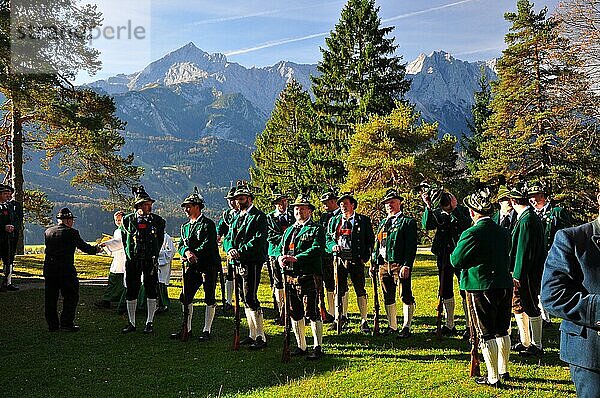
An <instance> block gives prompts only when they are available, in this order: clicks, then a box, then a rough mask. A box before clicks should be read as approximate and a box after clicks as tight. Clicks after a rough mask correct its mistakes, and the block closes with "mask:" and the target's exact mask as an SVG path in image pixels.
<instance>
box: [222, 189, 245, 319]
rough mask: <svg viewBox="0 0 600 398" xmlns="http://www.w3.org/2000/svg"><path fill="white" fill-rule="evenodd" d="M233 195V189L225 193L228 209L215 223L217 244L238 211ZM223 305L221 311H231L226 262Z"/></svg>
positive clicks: (230, 282) (230, 284)
mask: <svg viewBox="0 0 600 398" xmlns="http://www.w3.org/2000/svg"><path fill="white" fill-rule="evenodd" d="M234 193H235V187H231V188H229V191H228V192H227V196H225V199H227V206H229V208H228V209H227V210H224V211H223V213H222V214H221V219H220V220H219V222H218V223H217V241H218V242H219V244H222V243H223V239H224V238H225V237H226V236H227V233H228V232H229V226H230V225H231V223H233V219H234V218H235V217H237V215H238V213H239V212H240V210H239V209H238V205H237V202H236V201H235V199H234V198H233V194H234ZM225 300H226V302H225V305H224V306H223V311H224V312H228V311H230V310H232V309H233V301H232V300H233V270H232V269H231V263H230V262H229V261H227V274H226V278H225Z"/></svg>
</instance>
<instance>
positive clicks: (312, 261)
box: [275, 219, 325, 276]
mask: <svg viewBox="0 0 600 398" xmlns="http://www.w3.org/2000/svg"><path fill="white" fill-rule="evenodd" d="M293 230H294V228H293V227H292V226H290V227H289V228H288V229H286V230H285V232H284V233H283V236H282V238H281V240H280V241H279V245H278V246H277V248H276V251H275V254H276V256H280V255H282V254H284V253H285V249H284V247H283V246H284V245H285V244H286V243H288V240H289V239H290V235H291V234H292V232H293ZM294 252H295V254H294V256H295V257H296V258H297V259H298V261H297V262H296V263H295V264H294V266H293V268H292V270H291V272H290V275H294V276H301V275H322V274H323V268H322V261H321V259H322V257H323V254H324V253H325V231H324V230H323V227H321V226H320V225H319V224H317V223H316V222H314V221H313V220H312V219H310V220H308V221H307V222H306V223H305V224H304V225H303V226H302V229H300V231H299V232H298V234H297V235H296V236H295V238H294Z"/></svg>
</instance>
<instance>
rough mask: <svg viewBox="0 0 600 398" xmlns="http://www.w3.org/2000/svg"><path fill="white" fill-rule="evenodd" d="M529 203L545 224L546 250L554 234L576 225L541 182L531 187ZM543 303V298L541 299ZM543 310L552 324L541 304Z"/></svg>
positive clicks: (545, 322)
mask: <svg viewBox="0 0 600 398" xmlns="http://www.w3.org/2000/svg"><path fill="white" fill-rule="evenodd" d="M528 194H529V203H530V204H531V206H532V207H533V211H534V212H535V214H537V216H538V217H539V218H540V220H542V224H543V225H544V241H545V244H546V252H548V251H549V250H550V247H552V242H554V236H555V235H556V233H557V232H558V231H559V230H561V229H563V228H568V227H571V226H573V225H574V221H573V219H572V218H571V215H570V214H569V212H568V211H567V210H566V209H564V208H563V207H560V206H558V205H555V204H554V203H552V201H551V200H550V199H549V198H548V194H549V192H548V189H547V188H546V187H545V186H544V184H542V183H541V182H539V181H538V182H535V183H533V184H532V185H531V186H530V187H529V191H528ZM540 303H541V300H540ZM540 309H541V311H542V321H543V322H544V325H550V323H551V320H550V314H548V311H546V310H545V309H544V307H542V306H541V304H540Z"/></svg>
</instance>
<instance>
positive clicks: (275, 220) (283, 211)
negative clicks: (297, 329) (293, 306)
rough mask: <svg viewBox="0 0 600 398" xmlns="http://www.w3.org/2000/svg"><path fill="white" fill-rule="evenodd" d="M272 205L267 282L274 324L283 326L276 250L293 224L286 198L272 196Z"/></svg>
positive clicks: (292, 216) (281, 195) (279, 270)
mask: <svg viewBox="0 0 600 398" xmlns="http://www.w3.org/2000/svg"><path fill="white" fill-rule="evenodd" d="M272 203H273V205H274V206H275V210H273V211H272V212H270V213H269V214H267V241H268V242H269V251H268V254H269V262H268V264H267V268H268V271H269V282H270V283H271V292H272V294H273V300H274V304H275V310H276V311H277V317H276V318H275V319H276V322H278V323H279V324H280V325H283V323H282V320H283V317H282V316H281V314H282V308H283V307H282V306H283V290H282V289H283V281H282V278H281V268H280V266H279V263H278V262H277V256H278V255H279V254H278V252H277V248H278V247H279V244H280V243H281V237H282V236H283V233H284V232H285V230H286V229H287V227H289V226H290V225H291V224H293V222H294V215H293V214H291V213H290V209H289V207H288V198H287V196H286V195H284V194H281V193H276V194H273V200H272Z"/></svg>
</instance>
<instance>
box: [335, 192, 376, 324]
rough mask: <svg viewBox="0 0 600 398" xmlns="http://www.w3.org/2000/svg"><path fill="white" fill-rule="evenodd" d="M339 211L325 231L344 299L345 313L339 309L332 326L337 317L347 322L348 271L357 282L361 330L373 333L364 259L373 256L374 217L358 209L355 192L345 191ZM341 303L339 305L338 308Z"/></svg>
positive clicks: (343, 307)
mask: <svg viewBox="0 0 600 398" xmlns="http://www.w3.org/2000/svg"><path fill="white" fill-rule="evenodd" d="M337 203H338V205H339V206H340V211H341V212H340V214H338V215H337V216H334V217H333V218H332V219H331V221H329V226H328V228H327V235H326V245H327V248H326V249H327V252H329V253H333V255H334V256H336V257H337V261H336V262H337V264H334V267H337V273H338V283H339V286H338V292H339V293H338V297H336V298H335V300H336V303H339V300H340V296H341V300H342V314H338V313H337V312H338V311H336V321H335V322H334V323H333V324H332V325H331V328H330V329H331V330H337V328H338V323H337V322H338V321H339V322H342V323H344V322H345V318H346V314H347V311H348V275H350V279H351V280H352V284H353V285H354V291H355V292H356V299H357V301H358V308H359V310H360V318H361V323H360V330H361V331H362V332H363V333H366V334H370V333H371V327H370V326H369V323H368V322H367V291H366V290H365V263H366V262H367V261H369V259H370V258H371V250H372V248H373V244H374V243H375V235H374V234H373V227H372V226H371V219H370V218H369V217H367V216H365V215H363V214H358V213H356V211H355V210H356V207H357V206H358V201H357V200H356V199H355V198H354V196H353V195H352V193H344V194H342V195H341V196H340V198H339V199H338V200H337ZM337 308H338V306H337V305H336V309H337Z"/></svg>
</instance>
